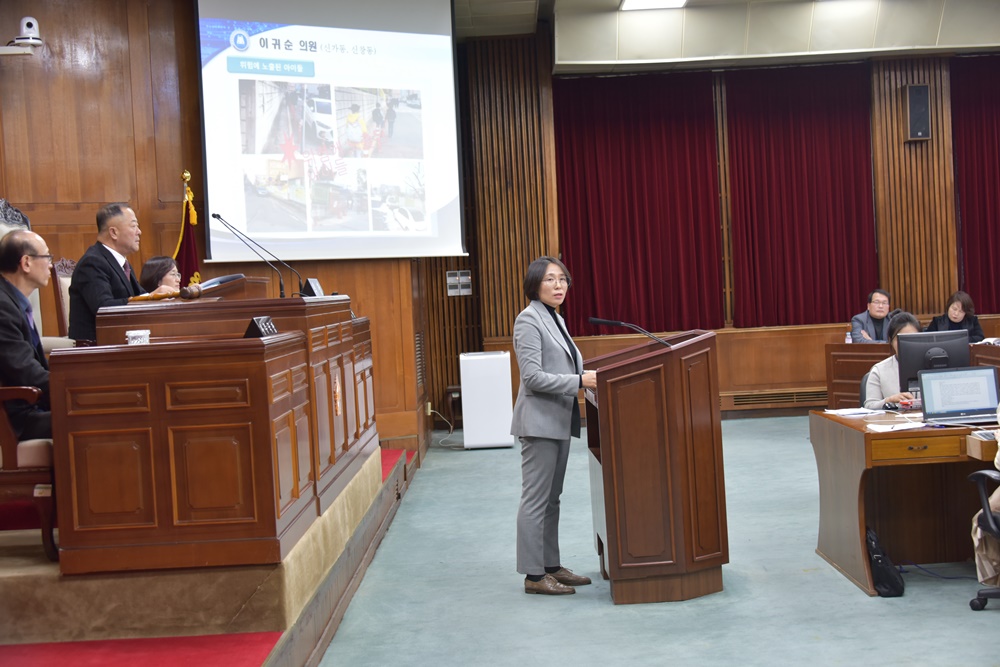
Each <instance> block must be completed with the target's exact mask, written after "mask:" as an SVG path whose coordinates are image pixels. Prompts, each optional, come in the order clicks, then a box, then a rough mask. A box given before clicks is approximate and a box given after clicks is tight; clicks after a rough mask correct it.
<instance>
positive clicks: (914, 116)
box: [906, 83, 931, 141]
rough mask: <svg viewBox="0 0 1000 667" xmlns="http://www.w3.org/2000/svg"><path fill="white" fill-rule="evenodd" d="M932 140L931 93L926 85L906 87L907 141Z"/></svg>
mask: <svg viewBox="0 0 1000 667" xmlns="http://www.w3.org/2000/svg"><path fill="white" fill-rule="evenodd" d="M930 138H931V92H930V86H928V85H927V84H926V83H924V84H919V85H914V86H907V87H906V140H907V141H923V140H926V139H930Z"/></svg>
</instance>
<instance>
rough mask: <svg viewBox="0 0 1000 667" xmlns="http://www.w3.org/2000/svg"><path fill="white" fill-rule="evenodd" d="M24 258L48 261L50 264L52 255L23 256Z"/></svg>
mask: <svg viewBox="0 0 1000 667" xmlns="http://www.w3.org/2000/svg"><path fill="white" fill-rule="evenodd" d="M25 257H38V258H39V259H44V260H48V262H49V263H52V255H25Z"/></svg>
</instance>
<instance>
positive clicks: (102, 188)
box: [0, 0, 135, 217]
mask: <svg viewBox="0 0 1000 667" xmlns="http://www.w3.org/2000/svg"><path fill="white" fill-rule="evenodd" d="M26 15H33V16H35V17H36V18H37V19H38V21H39V25H41V26H42V30H43V37H44V39H45V44H44V46H41V47H38V48H37V49H36V51H35V53H34V54H33V55H32V56H18V57H6V58H2V59H0V105H2V106H0V108H2V114H3V119H4V123H3V129H4V135H3V144H4V156H5V160H6V161H7V164H5V166H4V183H3V191H4V196H5V197H6V198H7V199H8V200H10V201H11V202H12V203H14V204H15V205H16V206H18V208H21V209H22V210H25V207H24V206H22V204H24V205H28V204H46V205H54V204H74V205H79V204H83V203H89V204H95V203H102V202H106V201H115V200H123V199H129V198H131V196H132V195H133V193H134V191H135V183H134V178H135V156H134V152H133V150H132V137H131V134H132V131H133V130H132V124H133V121H132V108H131V106H130V105H129V103H128V101H129V100H130V99H131V96H132V90H131V80H130V77H129V73H130V68H129V43H128V36H127V35H128V30H127V22H128V16H127V12H126V8H125V4H124V3H123V2H121V1H120V0H94V1H93V2H89V3H87V6H86V8H85V9H81V8H80V6H79V4H78V3H75V2H72V1H71V0H53V1H52V2H46V3H42V4H39V3H37V2H26V1H23V0H7V1H5V2H4V3H2V5H0V25H4V26H14V27H16V26H17V25H19V23H20V19H21V17H22V16H26ZM111 165H113V166H114V168H113V169H112V168H111ZM25 212H26V213H28V214H29V217H31V213H30V211H29V210H25Z"/></svg>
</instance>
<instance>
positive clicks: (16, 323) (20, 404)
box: [0, 230, 52, 440]
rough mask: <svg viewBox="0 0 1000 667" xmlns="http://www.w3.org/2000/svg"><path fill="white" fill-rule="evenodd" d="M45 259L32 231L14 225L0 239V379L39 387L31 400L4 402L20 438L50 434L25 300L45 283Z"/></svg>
mask: <svg viewBox="0 0 1000 667" xmlns="http://www.w3.org/2000/svg"><path fill="white" fill-rule="evenodd" d="M51 264H52V255H51V254H49V248H48V246H47V245H46V244H45V240H44V239H42V237H41V236H39V235H38V234H35V233H34V232H29V231H27V230H15V231H12V232H8V233H7V234H6V235H5V236H4V237H3V238H2V239H0V384H4V385H7V386H31V387H38V388H39V389H41V390H42V396H41V398H40V399H39V401H38V402H37V403H36V404H35V405H30V404H28V403H26V402H25V401H7V403H6V404H5V405H4V408H5V409H6V410H7V414H8V415H10V421H11V425H12V426H13V427H14V431H15V433H16V434H17V437H18V439H20V440H32V439H35V438H51V437H52V413H51V412H49V366H48V363H47V362H46V360H45V352H44V351H43V350H42V342H41V337H40V335H39V332H38V330H37V328H36V327H35V319H34V313H33V312H32V308H31V301H29V297H31V294H32V292H34V291H35V290H36V289H38V288H39V287H44V286H46V285H48V284H49V277H50V276H51V272H50V269H49V267H50V265H51Z"/></svg>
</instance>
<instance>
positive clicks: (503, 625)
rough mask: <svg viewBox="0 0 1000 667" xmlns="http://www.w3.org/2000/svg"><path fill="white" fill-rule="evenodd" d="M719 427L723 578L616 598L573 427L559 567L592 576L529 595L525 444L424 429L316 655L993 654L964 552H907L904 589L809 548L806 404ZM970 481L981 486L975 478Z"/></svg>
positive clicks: (842, 657)
mask: <svg viewBox="0 0 1000 667" xmlns="http://www.w3.org/2000/svg"><path fill="white" fill-rule="evenodd" d="M722 431H723V449H724V455H725V476H726V500H727V506H728V512H727V514H728V522H729V542H730V564H728V565H725V566H723V568H722V570H723V585H724V590H723V591H722V592H721V593H716V594H713V595H708V596H705V597H702V598H698V599H695V600H688V601H685V602H670V603H660V604H645V605H622V606H616V605H614V604H612V602H611V597H610V593H609V588H608V583H607V582H605V581H603V580H602V579H601V575H600V572H599V571H598V558H597V554H596V552H595V550H594V541H593V536H592V519H591V510H590V488H589V486H590V484H589V478H588V470H587V452H586V448H585V447H584V445H583V443H582V442H581V441H574V442H573V445H572V453H571V454H570V459H569V467H568V471H567V477H566V484H565V490H564V492H563V496H562V503H561V507H562V518H561V521H560V538H561V539H560V542H561V547H562V560H563V564H564V565H566V566H567V567H570V568H572V569H574V570H575V571H577V572H579V573H582V574H585V575H588V576H590V577H592V578H593V579H594V584H593V585H591V586H584V587H581V588H579V589H578V590H577V594H576V595H569V596H565V597H557V598H553V597H546V596H539V595H525V594H524V592H523V585H522V579H523V577H521V576H520V575H518V574H517V572H516V571H515V567H514V559H515V548H514V546H515V521H514V519H515V515H516V513H517V505H518V498H519V493H520V463H521V459H520V452H519V450H518V449H517V448H514V449H492V450H469V451H465V450H452V449H448V448H447V446H448V445H454V444H458V443H460V442H461V435H460V433H459V432H456V433H455V435H454V436H450V437H449V441H448V443H447V444H446V445H445V446H443V447H442V446H440V444H438V443H439V442H440V439H441V438H442V437H444V435H445V434H444V433H435V446H433V447H431V450H430V452H429V453H428V455H427V457H426V458H425V460H424V461H423V462H422V466H421V469H420V474H419V475H417V476H416V477H415V478H414V480H413V483H412V484H411V485H410V487H409V489H408V491H407V493H406V496H405V497H404V498H403V503H402V505H401V506H400V509H399V512H398V514H397V515H396V519H395V521H394V522H393V524H392V527H391V528H390V529H389V532H388V534H387V535H386V538H385V540H384V541H383V542H382V545H381V546H380V547H379V550H378V552H377V553H376V554H375V559H374V561H373V562H372V564H371V566H370V567H369V569H368V572H367V573H366V575H365V578H364V580H363V581H362V582H361V586H360V588H359V589H358V591H357V593H356V594H355V596H354V599H353V601H352V602H351V605H350V607H349V608H348V610H347V614H346V616H345V617H344V620H343V623H342V624H341V626H340V628H339V630H338V631H337V634H336V635H335V636H334V638H333V641H332V643H331V644H330V646H329V648H328V649H327V651H326V654H325V656H324V658H323V660H322V663H321V664H322V665H323V667H368V666H372V667H374V666H379V667H380V666H383V665H393V666H394V667H405V666H407V665H413V666H419V667H424V666H426V665H435V666H436V667H447V666H451V665H456V666H459V665H461V666H463V667H464V666H466V665H490V666H491V667H492V666H503V665H510V666H512V667H532V666H534V665H539V666H542V665H544V666H546V667H549V666H554V665H559V666H561V665H573V666H574V667H589V666H590V665H594V666H597V665H602V666H603V665H684V666H686V665H692V666H695V665H696V666H698V667H702V666H704V665H711V666H714V665H720V666H723V665H725V666H729V665H741V666H746V665H766V666H768V667H770V666H771V665H795V666H798V665H810V666H811V667H817V666H825V665H858V664H866V663H873V664H875V663H877V664H879V665H921V666H923V665H949V666H950V665H986V664H998V660H997V657H996V651H995V649H994V647H993V644H992V640H991V639H990V638H991V637H995V636H996V632H997V627H998V626H1000V604H997V605H996V607H994V606H992V605H993V601H991V602H990V606H988V607H987V608H986V609H985V610H983V611H981V612H973V611H971V610H970V609H969V600H970V599H971V598H972V597H974V596H975V592H976V590H977V589H978V587H979V585H978V582H976V581H975V568H974V567H973V565H972V564H971V563H949V564H945V565H932V566H930V570H931V573H928V572H925V571H921V570H919V569H917V568H916V567H912V566H908V567H906V573H905V574H904V575H903V578H904V580H905V581H906V594H905V595H904V596H903V597H901V598H891V599H887V598H877V597H876V598H871V597H868V596H867V595H865V594H864V593H863V592H862V591H860V590H859V589H858V588H857V587H856V586H855V585H854V584H852V583H851V582H850V581H848V580H847V579H846V578H845V577H844V576H842V575H841V574H840V573H839V572H837V571H836V570H835V569H834V568H833V567H831V566H830V565H828V564H827V563H826V561H824V560H823V559H821V558H820V557H819V556H817V555H816V553H815V548H816V536H817V523H818V517H819V491H818V484H817V477H816V462H815V459H814V456H813V453H812V447H811V445H810V443H809V439H808V421H807V418H806V417H804V416H803V417H785V418H764V419H734V420H726V421H724V422H723V423H722ZM984 467H987V466H986V465H984ZM967 491H968V493H970V494H973V493H975V490H974V487H973V486H972V484H969V488H968V490H967ZM970 519H971V517H970ZM942 577H943V578H942ZM385 628H392V633H391V637H392V639H391V641H389V640H388V637H387V635H386V634H385V632H384V629H385Z"/></svg>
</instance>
